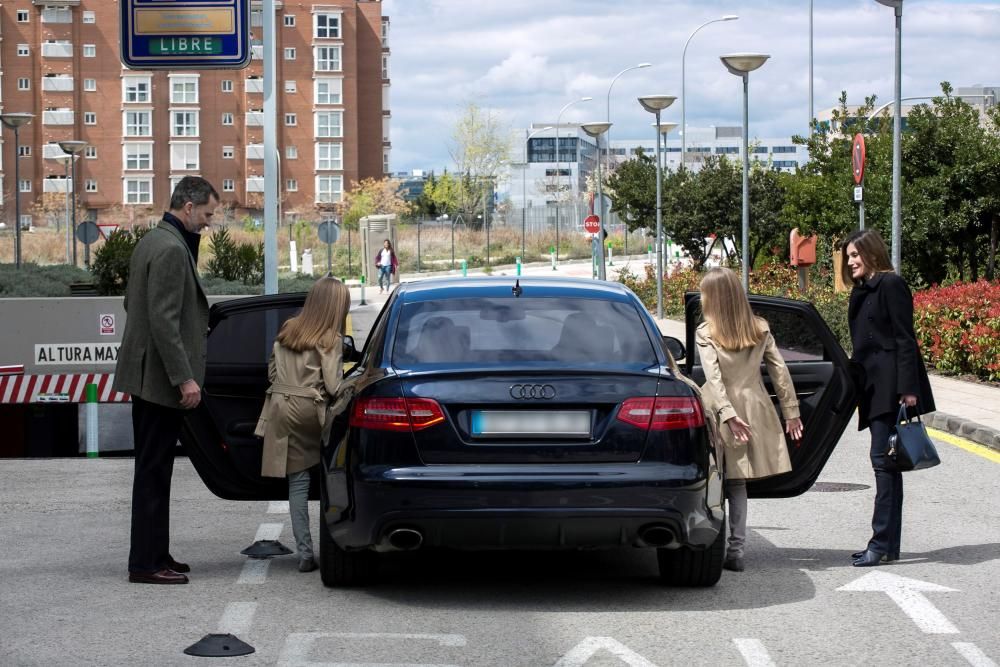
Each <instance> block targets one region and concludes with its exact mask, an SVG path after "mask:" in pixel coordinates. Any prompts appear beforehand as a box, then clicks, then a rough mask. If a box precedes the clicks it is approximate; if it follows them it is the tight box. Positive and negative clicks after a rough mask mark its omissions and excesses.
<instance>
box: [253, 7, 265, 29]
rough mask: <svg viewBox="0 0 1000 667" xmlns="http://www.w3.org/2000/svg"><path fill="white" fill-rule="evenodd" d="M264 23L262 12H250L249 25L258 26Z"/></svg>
mask: <svg viewBox="0 0 1000 667" xmlns="http://www.w3.org/2000/svg"><path fill="white" fill-rule="evenodd" d="M262 25H264V12H261V11H256V12H250V27H252V28H259V27H261V26H262Z"/></svg>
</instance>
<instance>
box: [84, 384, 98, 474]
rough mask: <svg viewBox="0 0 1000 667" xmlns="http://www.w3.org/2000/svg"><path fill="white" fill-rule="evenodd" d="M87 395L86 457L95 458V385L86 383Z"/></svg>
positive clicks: (96, 447)
mask: <svg viewBox="0 0 1000 667" xmlns="http://www.w3.org/2000/svg"><path fill="white" fill-rule="evenodd" d="M85 391H86V397H87V458H88V459H96V458H97V449H98V446H97V385H96V384H88V385H87V386H86V388H85Z"/></svg>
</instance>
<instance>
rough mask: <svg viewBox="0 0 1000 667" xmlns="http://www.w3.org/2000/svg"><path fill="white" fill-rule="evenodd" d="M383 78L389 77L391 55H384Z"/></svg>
mask: <svg viewBox="0 0 1000 667" xmlns="http://www.w3.org/2000/svg"><path fill="white" fill-rule="evenodd" d="M382 78H383V79H388V78H389V56H387V55H385V54H383V55H382Z"/></svg>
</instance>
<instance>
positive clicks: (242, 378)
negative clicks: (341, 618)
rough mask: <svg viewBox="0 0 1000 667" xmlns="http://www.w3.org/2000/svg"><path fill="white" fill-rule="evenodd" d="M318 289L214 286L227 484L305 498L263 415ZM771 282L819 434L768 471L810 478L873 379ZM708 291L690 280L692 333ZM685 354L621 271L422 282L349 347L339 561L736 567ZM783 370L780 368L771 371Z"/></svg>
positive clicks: (221, 453) (790, 485)
mask: <svg viewBox="0 0 1000 667" xmlns="http://www.w3.org/2000/svg"><path fill="white" fill-rule="evenodd" d="M302 298H303V295H279V296H272V297H254V298H251V299H241V300H238V301H232V302H225V303H222V304H217V305H216V306H214V307H213V311H212V320H211V334H210V336H209V353H208V354H209V356H208V373H207V377H206V381H205V387H204V401H203V407H202V408H200V409H199V410H198V411H197V412H196V413H195V414H194V415H193V416H192V418H190V419H189V420H188V426H187V429H186V432H185V435H184V439H185V444H186V445H187V448H188V451H189V453H190V455H191V459H192V462H193V463H194V465H195V466H196V467H197V469H198V471H199V473H200V474H201V476H202V478H203V479H204V480H205V482H206V483H207V484H208V486H209V488H210V489H211V490H212V491H214V492H215V493H216V494H218V495H220V496H222V497H226V498H234V499H277V498H284V497H287V487H286V486H285V484H284V483H283V481H282V480H267V479H263V478H261V477H260V476H259V471H260V456H261V443H260V441H259V440H258V439H257V438H255V437H254V436H253V428H254V424H255V422H256V417H257V414H258V411H259V409H260V406H261V403H262V397H263V393H264V389H265V388H266V385H267V380H266V363H267V353H268V352H269V350H270V341H271V340H273V337H274V333H275V332H276V331H277V328H278V327H279V326H280V324H281V323H282V322H283V321H284V320H285V319H286V318H287V317H289V316H290V315H292V314H294V312H295V311H296V310H297V308H298V307H300V306H301V303H302ZM752 303H753V305H754V308H755V310H757V311H758V312H759V313H760V314H761V315H763V316H765V317H766V318H767V319H768V320H769V321H770V322H771V328H772V331H773V332H774V333H775V336H776V338H778V345H779V349H781V350H782V353H783V354H784V355H785V358H786V361H787V362H788V366H789V370H790V371H791V372H792V375H793V379H794V381H795V385H796V390H797V392H798V393H799V398H800V402H801V404H802V412H803V417H804V422H805V427H806V434H807V438H806V441H805V442H804V443H803V444H802V445H801V446H800V447H794V446H792V445H791V443H790V444H789V452H790V454H791V456H792V461H793V466H794V468H795V469H794V470H793V472H791V473H788V474H786V475H779V476H777V477H774V478H770V479H767V480H760V481H757V482H753V483H751V485H750V492H751V495H752V496H756V497H768V496H770V497H787V496H794V495H798V494H800V493H802V492H804V491H805V490H807V489H808V488H809V486H811V485H812V483H813V482H814V481H815V479H816V477H817V476H818V475H819V472H820V471H821V470H822V467H823V464H824V463H825V462H826V459H827V457H828V456H829V454H830V452H831V451H832V449H833V447H834V446H835V445H836V442H837V440H838V439H839V437H840V434H841V433H842V431H843V429H844V426H845V425H846V423H847V421H848V420H849V419H850V414H851V408H852V407H853V404H854V400H855V391H854V386H853V383H852V381H851V378H850V375H849V369H848V364H847V359H846V357H845V355H844V352H843V350H842V349H841V348H840V346H839V344H838V343H837V341H836V339H835V338H834V337H833V335H832V334H831V333H830V331H829V329H828V328H827V327H826V325H825V324H824V323H823V321H822V319H821V318H819V315H818V314H817V313H816V311H815V309H814V308H813V307H812V306H811V305H810V304H808V303H804V302H798V301H791V300H787V299H773V298H764V297H752ZM697 305H698V304H697V295H689V297H688V304H687V308H688V341H687V342H688V348H690V347H692V345H691V341H692V337H693V326H694V325H695V324H697ZM685 354H686V353H685V349H684V345H683V344H682V343H681V342H680V341H678V340H676V339H669V338H664V337H663V336H661V334H660V332H659V330H658V329H657V326H656V324H655V322H654V321H653V319H652V318H651V317H650V315H649V314H648V312H647V311H646V309H645V308H644V307H643V305H642V304H641V302H640V301H639V300H638V298H637V297H636V296H635V295H634V294H633V293H632V292H631V291H629V290H628V289H627V288H625V287H624V286H622V285H620V284H617V283H612V282H598V281H593V280H583V279H542V278H520V279H517V278H514V277H499V278H479V279H464V278H463V279H452V278H448V279H434V280H427V281H422V282H417V283H410V284H403V285H401V286H400V287H399V288H398V289H397V290H396V291H395V292H393V294H392V296H391V297H390V298H389V300H388V301H387V302H386V304H385V306H384V307H383V309H382V310H381V312H380V313H379V315H378V318H377V319H376V321H375V323H374V325H373V327H372V330H371V332H370V333H369V335H368V337H367V341H366V344H365V346H364V350H363V352H361V353H358V352H356V351H355V350H354V348H353V341H352V340H349V339H348V340H347V341H345V360H347V359H350V360H352V361H355V362H356V365H354V366H353V368H351V369H350V370H349V371H348V372H347V374H346V376H345V382H344V383H343V385H342V389H341V392H340V394H339V395H338V396H337V397H335V405H336V406H337V409H338V413H337V416H336V418H334V419H331V420H330V422H329V424H328V431H327V433H326V434H325V437H324V446H323V457H322V464H321V466H320V467H321V471H320V475H319V480H318V482H319V483H318V486H319V489H318V491H319V496H320V498H321V508H322V512H321V516H322V519H321V526H320V531H319V532H320V535H319V542H320V563H321V573H322V579H323V582H324V583H325V584H327V585H328V586H351V585H360V584H365V583H369V582H372V581H374V580H375V579H376V578H377V573H378V567H377V565H378V553H379V552H385V551H392V550H413V549H421V548H435V547H444V548H453V549H594V548H632V547H639V548H655V549H656V550H657V556H658V562H659V568H660V575H661V578H662V580H663V581H664V582H666V583H670V584H675V585H688V586H710V585H712V584H714V583H716V581H718V579H719V577H720V574H721V567H722V560H723V552H724V540H725V531H724V524H725V510H724V504H723V496H722V474H723V473H722V471H721V469H720V468H721V467H720V465H719V460H718V456H719V454H720V453H719V452H716V451H715V450H714V448H713V444H712V439H711V438H710V435H709V430H708V428H707V426H706V422H705V415H704V413H703V410H702V405H701V402H700V400H699V398H698V393H697V385H696V384H695V383H696V382H698V381H700V380H701V379H702V378H701V370H700V367H699V366H698V363H697V361H698V360H697V359H696V358H693V357H685ZM675 359H677V360H679V359H683V360H684V363H685V365H684V366H683V367H679V366H678V365H677V362H676V361H675ZM762 380H763V381H764V382H765V383H766V384H768V385H769V378H767V376H766V373H764V374H763V376H762ZM772 395H773V392H772ZM341 407H342V408H343V409H342V410H341V409H340V408H341Z"/></svg>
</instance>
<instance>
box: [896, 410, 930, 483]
mask: <svg viewBox="0 0 1000 667" xmlns="http://www.w3.org/2000/svg"><path fill="white" fill-rule="evenodd" d="M888 456H889V459H890V460H892V461H894V462H895V464H896V469H897V470H899V471H901V472H906V471H908V470H923V469H924V468H933V467H934V466H936V465H937V464H939V463H941V459H940V457H938V453H937V449H936V448H935V447H934V443H933V442H931V439H930V436H928V435H927V429H926V428H924V422H923V421H922V420H921V419H920V415H917V418H916V419H910V418H909V416H908V415H907V414H906V405H900V406H899V414H898V415H897V416H896V427H895V428H894V429H893V432H892V433H891V434H890V435H889V452H888Z"/></svg>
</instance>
